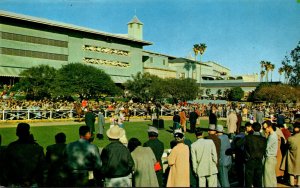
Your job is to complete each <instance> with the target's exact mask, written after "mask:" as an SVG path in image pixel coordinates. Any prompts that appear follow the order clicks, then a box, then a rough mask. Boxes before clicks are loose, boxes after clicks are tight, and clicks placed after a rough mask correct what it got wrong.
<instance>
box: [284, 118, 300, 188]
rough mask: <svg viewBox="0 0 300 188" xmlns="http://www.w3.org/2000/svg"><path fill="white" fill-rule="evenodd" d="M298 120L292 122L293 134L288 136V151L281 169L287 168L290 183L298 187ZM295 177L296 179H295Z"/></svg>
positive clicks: (299, 184) (299, 137)
mask: <svg viewBox="0 0 300 188" xmlns="http://www.w3.org/2000/svg"><path fill="white" fill-rule="evenodd" d="M299 143H300V122H295V123H294V135H293V136H291V137H289V138H288V141H287V145H288V151H287V154H286V155H285V157H284V159H283V162H282V166H281V169H283V170H287V172H288V174H289V175H290V185H291V186H295V185H297V186H298V187H300V148H299ZM295 179H296V181H295Z"/></svg>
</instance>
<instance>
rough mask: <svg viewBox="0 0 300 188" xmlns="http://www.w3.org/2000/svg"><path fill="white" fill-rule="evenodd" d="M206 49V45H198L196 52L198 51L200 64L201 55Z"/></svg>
mask: <svg viewBox="0 0 300 188" xmlns="http://www.w3.org/2000/svg"><path fill="white" fill-rule="evenodd" d="M206 48H207V46H206V44H204V43H200V44H199V45H198V51H199V53H200V62H201V57H202V55H203V54H204V52H205V50H206Z"/></svg>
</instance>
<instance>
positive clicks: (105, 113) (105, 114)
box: [104, 110, 107, 118]
mask: <svg viewBox="0 0 300 188" xmlns="http://www.w3.org/2000/svg"><path fill="white" fill-rule="evenodd" d="M104 117H105V118H107V110H104Z"/></svg>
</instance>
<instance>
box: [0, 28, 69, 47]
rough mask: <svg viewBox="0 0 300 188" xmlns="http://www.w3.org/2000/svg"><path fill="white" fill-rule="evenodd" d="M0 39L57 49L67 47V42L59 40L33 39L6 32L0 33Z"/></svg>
mask: <svg viewBox="0 0 300 188" xmlns="http://www.w3.org/2000/svg"><path fill="white" fill-rule="evenodd" d="M0 35H1V38H2V39H7V40H14V41H20V42H28V43H34V44H44V45H49V46H57V47H63V48H67V47H68V42H67V41H61V40H54V39H46V38H41V37H33V36H28V35H20V34H15V33H7V32H0Z"/></svg>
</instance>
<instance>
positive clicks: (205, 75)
mask: <svg viewBox="0 0 300 188" xmlns="http://www.w3.org/2000/svg"><path fill="white" fill-rule="evenodd" d="M0 20H1V22H0V41H1V42H0V77H2V78H6V79H7V78H9V79H13V78H18V77H19V74H20V72H22V71H23V70H26V69H28V68H30V67H33V66H37V65H49V66H52V67H54V68H57V69H59V68H60V67H62V66H64V65H66V64H68V63H83V64H86V65H91V66H94V67H96V68H99V69H102V70H104V71H105V72H106V73H107V74H108V75H110V76H111V78H112V80H113V81H114V82H115V83H117V84H122V83H124V82H126V81H127V80H128V79H131V76H132V75H136V73H138V72H142V73H145V72H148V73H150V74H153V75H157V76H159V77H161V78H193V79H195V80H197V83H199V84H200V85H201V87H203V88H204V89H207V88H211V89H214V90H215V89H217V90H218V89H219V88H222V89H224V87H225V86H224V85H223V84H220V83H223V82H224V83H230V82H235V83H240V85H243V83H245V80H244V79H243V77H241V78H242V79H241V80H236V78H234V77H232V76H230V69H228V68H226V67H224V66H222V65H220V64H218V63H215V62H204V63H200V62H198V61H194V60H192V59H189V58H178V57H175V56H171V55H166V54H160V53H156V52H150V51H146V50H144V49H143V47H144V46H147V45H152V43H151V42H149V41H145V40H144V39H143V26H144V25H143V23H142V22H141V21H140V20H139V19H138V18H137V17H136V16H135V17H134V18H133V19H132V20H131V21H130V22H129V23H128V24H127V27H128V33H127V34H122V35H120V34H111V33H106V32H102V31H98V30H94V29H89V28H85V27H80V26H75V25H71V24H66V23H61V22H56V21H50V20H46V19H42V18H36V17H31V16H26V15H21V14H15V13H11V12H6V11H0ZM250 77H251V76H248V77H247V81H248V82H249V81H251V82H253V83H256V84H252V85H253V88H252V89H254V88H255V87H256V86H255V85H258V83H259V82H256V79H251V78H250ZM229 78H231V79H229ZM246 85H247V84H246ZM254 86H255V87H254ZM226 87H227V86H226ZM228 87H231V86H230V85H228Z"/></svg>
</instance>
